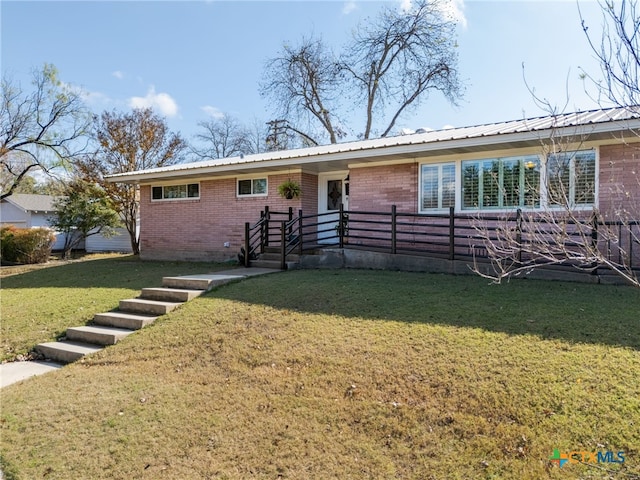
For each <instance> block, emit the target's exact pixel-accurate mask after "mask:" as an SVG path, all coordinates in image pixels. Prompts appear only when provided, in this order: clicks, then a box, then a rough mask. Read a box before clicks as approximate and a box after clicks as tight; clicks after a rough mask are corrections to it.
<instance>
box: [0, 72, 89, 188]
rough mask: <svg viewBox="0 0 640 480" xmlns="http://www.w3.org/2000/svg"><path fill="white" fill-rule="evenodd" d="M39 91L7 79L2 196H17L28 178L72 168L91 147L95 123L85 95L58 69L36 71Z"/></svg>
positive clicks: (1, 112)
mask: <svg viewBox="0 0 640 480" xmlns="http://www.w3.org/2000/svg"><path fill="white" fill-rule="evenodd" d="M32 84H33V91H31V92H30V93H29V92H25V91H24V90H23V89H22V88H21V87H20V86H19V85H14V84H13V83H12V82H11V81H10V80H9V79H8V78H3V79H2V93H1V97H0V165H1V167H2V172H1V176H2V192H1V193H0V198H5V197H7V196H9V195H11V194H12V193H13V192H14V191H15V189H16V188H17V187H18V185H20V182H22V180H23V179H24V178H25V176H26V175H27V174H28V173H30V172H34V171H37V170H42V171H44V172H45V173H48V172H49V171H50V170H51V169H53V168H55V167H60V166H65V167H66V166H68V165H69V162H70V160H72V159H74V158H75V157H77V156H78V155H79V154H80V153H81V152H82V150H83V149H84V147H85V142H83V141H81V140H82V137H83V136H84V135H85V134H86V131H87V127H88V126H89V125H90V116H89V115H88V113H87V111H86V109H85V107H84V105H83V103H82V98H81V95H80V93H79V92H78V91H77V90H74V89H73V88H71V87H69V86H67V85H65V84H63V83H62V82H61V81H60V80H59V79H58V72H57V70H56V68H55V67H54V66H53V65H49V64H45V65H44V67H43V68H42V70H37V71H34V73H33V81H32Z"/></svg>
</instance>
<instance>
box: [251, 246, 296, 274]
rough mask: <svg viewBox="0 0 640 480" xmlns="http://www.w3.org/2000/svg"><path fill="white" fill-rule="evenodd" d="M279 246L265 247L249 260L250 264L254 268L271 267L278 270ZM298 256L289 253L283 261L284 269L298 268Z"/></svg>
mask: <svg viewBox="0 0 640 480" xmlns="http://www.w3.org/2000/svg"><path fill="white" fill-rule="evenodd" d="M280 255H281V253H280V247H265V250H264V253H261V254H260V255H258V258H256V259H255V260H251V266H252V267H254V268H272V269H277V270H279V269H280V267H281V264H280ZM299 263H300V256H299V255H298V254H294V253H290V254H289V255H287V259H286V261H285V268H284V269H285V270H293V269H295V268H298V266H299Z"/></svg>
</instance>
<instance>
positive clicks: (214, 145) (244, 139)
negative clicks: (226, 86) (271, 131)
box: [192, 114, 254, 158]
mask: <svg viewBox="0 0 640 480" xmlns="http://www.w3.org/2000/svg"><path fill="white" fill-rule="evenodd" d="M198 126H199V127H201V129H202V130H203V132H202V133H198V134H197V135H196V136H195V138H196V139H197V140H199V141H200V142H202V143H203V144H204V146H203V147H194V148H193V149H192V150H193V152H194V153H195V154H196V155H197V156H198V157H201V158H227V157H233V156H236V155H240V154H248V153H253V148H254V146H253V143H252V141H251V132H250V131H249V130H248V129H247V128H246V127H244V126H243V125H241V124H240V122H239V121H238V120H237V119H235V118H234V117H232V116H230V115H228V114H224V116H222V117H221V118H212V119H210V120H206V121H202V122H198Z"/></svg>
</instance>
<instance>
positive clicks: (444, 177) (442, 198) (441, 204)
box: [420, 163, 456, 210]
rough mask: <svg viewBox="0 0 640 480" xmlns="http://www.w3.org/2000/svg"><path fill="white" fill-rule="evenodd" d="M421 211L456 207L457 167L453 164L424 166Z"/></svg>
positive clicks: (422, 169) (421, 173)
mask: <svg viewBox="0 0 640 480" xmlns="http://www.w3.org/2000/svg"><path fill="white" fill-rule="evenodd" d="M420 175H421V177H422V181H421V190H420V210H432V209H442V208H449V207H454V206H455V204H456V166H455V164H453V163H443V164H437V165H422V167H421V169H420Z"/></svg>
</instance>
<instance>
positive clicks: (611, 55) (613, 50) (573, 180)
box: [475, 0, 640, 287]
mask: <svg viewBox="0 0 640 480" xmlns="http://www.w3.org/2000/svg"><path fill="white" fill-rule="evenodd" d="M600 8H601V10H602V15H603V17H602V18H603V21H602V24H601V29H600V30H597V29H595V28H592V27H593V26H591V27H590V26H589V25H587V22H586V21H585V19H584V17H583V16H582V12H579V14H580V19H581V21H582V28H583V30H584V32H585V35H586V37H587V41H588V44H589V46H590V47H591V49H592V50H593V52H594V53H595V55H596V57H597V58H598V60H599V61H600V66H601V74H602V77H603V79H602V80H600V79H598V76H597V75H596V74H594V73H587V72H584V78H586V79H587V80H589V81H590V83H589V84H590V86H592V87H595V91H596V95H592V97H594V98H597V99H598V101H599V102H601V103H600V105H602V106H603V107H611V106H612V105H613V106H614V107H616V108H613V109H608V110H604V112H606V114H607V115H608V116H609V119H610V120H616V121H618V122H621V124H622V125H623V128H622V130H621V131H620V132H619V133H617V134H616V135H615V137H616V139H617V142H618V147H617V148H618V154H617V156H616V157H617V158H614V159H611V160H609V161H606V162H605V161H604V160H603V159H602V158H601V160H600V165H599V172H596V171H595V168H596V163H595V161H594V162H589V161H585V160H586V159H585V155H589V153H588V151H587V153H585V151H586V150H584V142H585V141H586V140H587V139H588V135H587V134H585V133H584V132H587V131H588V130H589V129H588V128H584V129H580V128H578V127H576V128H575V131H573V132H571V131H567V126H568V125H571V124H572V122H573V123H575V124H578V123H579V114H574V115H569V114H564V113H562V112H563V111H564V109H565V108H566V105H565V107H564V108H562V109H558V108H556V107H554V106H553V105H552V104H551V102H549V101H547V100H541V99H539V98H537V97H535V95H534V99H535V100H536V102H537V103H538V104H539V106H541V107H542V108H543V109H544V110H546V111H547V112H548V113H549V115H550V117H549V118H550V126H549V127H550V130H549V131H550V134H549V135H548V136H547V137H545V138H541V146H542V148H541V155H540V162H541V163H540V166H539V169H540V176H539V177H533V178H534V179H535V180H536V181H535V182H533V183H532V185H531V186H530V187H531V189H532V190H534V191H537V192H540V197H541V198H540V201H539V203H538V204H537V205H535V207H536V208H534V209H532V210H518V212H517V214H515V215H511V216H510V218H509V216H504V217H502V218H501V219H499V220H498V221H495V222H493V223H492V222H487V221H486V218H484V219H483V218H482V217H481V216H478V218H477V219H476V221H475V227H476V233H477V237H478V238H477V240H479V241H480V243H482V245H483V246H484V248H486V251H487V254H488V257H489V259H490V262H491V268H489V269H486V268H484V267H483V266H482V265H481V264H480V263H479V262H475V270H476V271H477V272H478V273H480V274H481V275H483V276H486V277H489V278H492V279H493V280H495V281H498V282H499V281H501V280H502V279H504V278H508V277H510V276H513V275H519V274H523V273H526V272H529V271H531V270H532V269H535V268H538V267H540V266H549V265H558V264H569V265H572V266H574V267H576V268H578V269H581V270H586V271H595V270H596V269H599V268H603V269H604V271H606V272H610V273H613V274H616V275H618V276H619V277H621V278H623V279H625V280H626V281H627V282H628V283H630V284H632V285H635V286H639V287H640V273H639V270H638V264H639V263H640V171H639V169H640V161H639V159H640V143H638V137H639V136H640V128H638V123H639V122H638V119H640V107H639V103H640V85H639V83H638V82H639V81H640V75H639V73H640V15H639V14H640V10H639V9H638V3H637V0H620V1H616V2H610V1H605V2H601V3H600ZM597 37H599V38H597ZM532 94H533V93H532ZM593 155H594V157H595V153H594V154H593ZM598 176H599V180H600V181H599V191H598V192H596V185H597V182H596V179H597V178H598ZM500 188H501V185H499V184H498V185H497V187H496V189H497V190H498V191H499V189H500ZM596 195H600V197H602V198H600V201H599V204H598V202H597V200H596V199H597V197H596ZM605 199H606V200H605Z"/></svg>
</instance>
